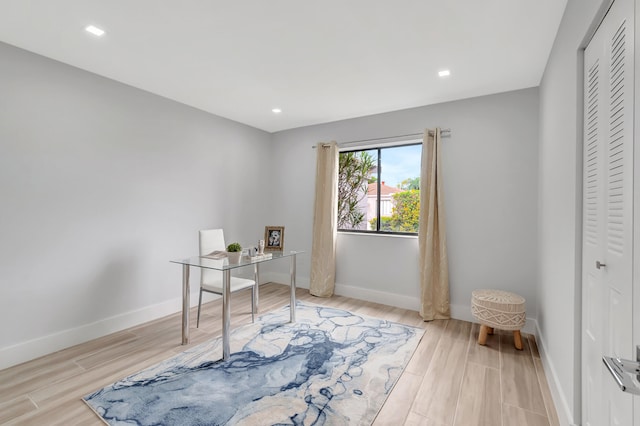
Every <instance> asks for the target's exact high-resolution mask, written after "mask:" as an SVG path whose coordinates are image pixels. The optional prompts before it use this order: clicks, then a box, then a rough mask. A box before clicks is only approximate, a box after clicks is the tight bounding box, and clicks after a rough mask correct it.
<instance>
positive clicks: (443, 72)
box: [438, 70, 451, 77]
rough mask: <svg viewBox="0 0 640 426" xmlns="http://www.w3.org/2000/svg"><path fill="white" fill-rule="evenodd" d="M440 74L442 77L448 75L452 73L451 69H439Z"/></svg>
mask: <svg viewBox="0 0 640 426" xmlns="http://www.w3.org/2000/svg"><path fill="white" fill-rule="evenodd" d="M438 75H439V76H440V77H448V76H449V75H451V71H449V70H442V71H438Z"/></svg>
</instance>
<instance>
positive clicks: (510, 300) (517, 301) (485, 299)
mask: <svg viewBox="0 0 640 426" xmlns="http://www.w3.org/2000/svg"><path fill="white" fill-rule="evenodd" d="M471 296H472V299H473V302H474V303H476V304H478V305H481V306H484V307H487V308H490V307H493V308H496V309H500V310H508V311H510V312H517V311H520V310H522V311H523V312H524V304H525V299H524V297H522V296H520V295H518V294H515V293H511V292H508V291H503V290H487V289H482V290H473V291H472V292H471ZM507 307H508V308H510V309H505V308H507Z"/></svg>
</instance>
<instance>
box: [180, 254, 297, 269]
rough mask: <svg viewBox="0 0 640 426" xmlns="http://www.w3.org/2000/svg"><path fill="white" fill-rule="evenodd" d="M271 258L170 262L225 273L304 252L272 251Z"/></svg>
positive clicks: (191, 259)
mask: <svg viewBox="0 0 640 426" xmlns="http://www.w3.org/2000/svg"><path fill="white" fill-rule="evenodd" d="M270 253H271V255H272V257H270V258H264V259H254V260H251V258H250V257H246V256H243V257H241V258H240V262H238V263H229V259H228V258H226V257H225V258H222V259H211V258H208V257H202V256H193V257H190V258H187V259H178V260H172V261H171V262H172V263H179V264H181V265H189V266H195V267H198V268H206V269H215V270H218V271H226V270H228V269H236V268H242V267H243V266H250V265H255V264H256V263H264V262H270V261H272V260H278V259H282V258H285V257H291V256H294V255H296V254H301V253H304V251H287V252H284V251H274V252H270Z"/></svg>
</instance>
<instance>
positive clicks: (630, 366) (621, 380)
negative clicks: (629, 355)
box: [602, 346, 640, 395]
mask: <svg viewBox="0 0 640 426" xmlns="http://www.w3.org/2000/svg"><path fill="white" fill-rule="evenodd" d="M636 351H637V352H638V354H639V355H640V346H638V347H637V348H636ZM602 362H604V365H606V366H607V369H608V370H609V373H611V376H613V380H615V381H616V384H617V385H618V387H619V388H620V390H622V392H627V393H631V394H634V395H640V388H638V386H636V383H637V381H638V378H640V377H639V376H640V362H638V361H629V360H628V359H620V358H616V357H610V356H603V357H602ZM634 378H635V381H634Z"/></svg>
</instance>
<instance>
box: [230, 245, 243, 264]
mask: <svg viewBox="0 0 640 426" xmlns="http://www.w3.org/2000/svg"><path fill="white" fill-rule="evenodd" d="M241 256H242V246H241V245H240V243H231V244H229V245H228V246H227V257H228V258H229V263H238V262H240V257H241Z"/></svg>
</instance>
